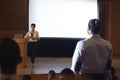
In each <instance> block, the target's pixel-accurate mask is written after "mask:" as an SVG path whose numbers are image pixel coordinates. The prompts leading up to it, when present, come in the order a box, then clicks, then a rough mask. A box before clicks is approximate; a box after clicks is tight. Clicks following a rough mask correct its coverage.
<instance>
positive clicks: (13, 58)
mask: <svg viewBox="0 0 120 80" xmlns="http://www.w3.org/2000/svg"><path fill="white" fill-rule="evenodd" d="M20 62H21V56H20V49H19V45H18V44H17V43H16V42H15V41H14V40H13V39H11V38H0V66H1V68H9V67H12V66H14V65H17V64H18V63H20Z"/></svg>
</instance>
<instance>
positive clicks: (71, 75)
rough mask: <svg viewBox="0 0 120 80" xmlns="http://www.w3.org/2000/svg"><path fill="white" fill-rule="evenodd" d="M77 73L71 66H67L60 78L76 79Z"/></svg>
mask: <svg viewBox="0 0 120 80" xmlns="http://www.w3.org/2000/svg"><path fill="white" fill-rule="evenodd" d="M75 79H76V78H75V74H74V72H73V71H72V70H71V69H70V68H65V69H63V70H62V71H61V72H60V76H59V80H75Z"/></svg>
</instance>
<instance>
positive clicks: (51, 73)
mask: <svg viewBox="0 0 120 80" xmlns="http://www.w3.org/2000/svg"><path fill="white" fill-rule="evenodd" d="M55 75H56V73H55V71H54V70H50V71H49V72H48V80H55Z"/></svg>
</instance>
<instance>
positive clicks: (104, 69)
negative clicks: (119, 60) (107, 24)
mask: <svg viewBox="0 0 120 80" xmlns="http://www.w3.org/2000/svg"><path fill="white" fill-rule="evenodd" d="M100 28H101V24H100V20H98V19H91V20H90V21H89V23H88V34H89V35H90V37H89V38H88V39H85V40H81V41H79V42H78V43H77V45H76V48H75V51H74V54H73V58H72V67H71V69H72V70H73V71H74V73H75V74H76V75H79V73H80V74H81V80H91V79H92V80H108V78H109V74H110V70H111V64H112V45H111V44H110V42H109V41H107V40H105V39H102V38H101V37H100V34H99V33H100ZM88 76H89V77H88Z"/></svg>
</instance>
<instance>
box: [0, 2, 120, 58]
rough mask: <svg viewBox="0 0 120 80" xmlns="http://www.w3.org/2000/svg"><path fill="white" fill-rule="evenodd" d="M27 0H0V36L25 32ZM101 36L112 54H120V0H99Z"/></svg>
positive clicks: (26, 28)
mask: <svg viewBox="0 0 120 80" xmlns="http://www.w3.org/2000/svg"><path fill="white" fill-rule="evenodd" d="M28 2H29V1H28V0H1V2H0V10H1V11H0V37H4V36H7V37H14V34H25V33H26V31H27V30H28V27H27V26H28ZM99 2H100V4H99V9H100V12H99V14H100V16H99V17H100V19H101V20H102V25H103V28H102V32H101V35H102V37H104V38H106V39H108V40H110V42H111V44H112V45H113V49H114V51H113V54H114V55H116V56H118V55H119V56H120V50H119V49H120V37H119V34H120V31H119V30H120V23H119V21H120V5H119V3H120V1H119V0H99Z"/></svg>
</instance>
